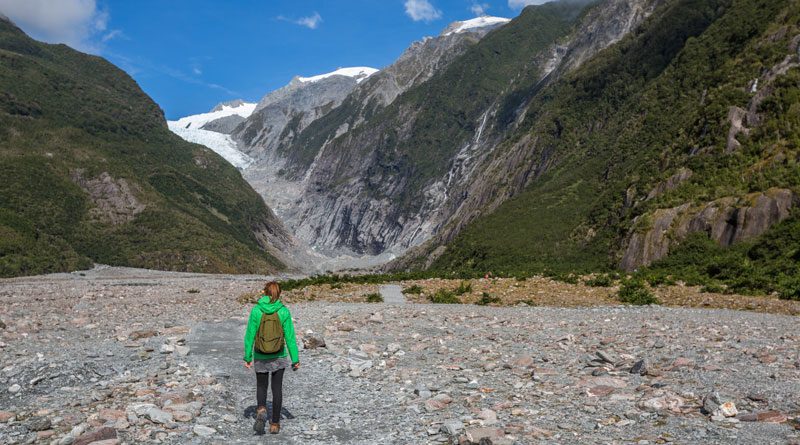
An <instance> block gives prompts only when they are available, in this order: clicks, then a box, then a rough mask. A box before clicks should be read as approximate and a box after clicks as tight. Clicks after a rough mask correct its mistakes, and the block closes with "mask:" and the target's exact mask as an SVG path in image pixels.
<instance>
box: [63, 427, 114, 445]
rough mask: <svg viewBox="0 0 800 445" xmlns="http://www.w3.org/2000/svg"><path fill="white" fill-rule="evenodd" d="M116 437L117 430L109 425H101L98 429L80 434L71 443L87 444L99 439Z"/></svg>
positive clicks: (73, 444) (76, 444)
mask: <svg viewBox="0 0 800 445" xmlns="http://www.w3.org/2000/svg"><path fill="white" fill-rule="evenodd" d="M116 438H117V430H115V429H114V428H111V427H107V426H106V427H103V428H100V429H98V430H95V431H92V432H90V433H86V434H82V435H80V436H79V437H78V438H77V439H75V441H74V442H73V443H72V445H89V444H90V443H93V442H99V441H101V440H108V439H116Z"/></svg>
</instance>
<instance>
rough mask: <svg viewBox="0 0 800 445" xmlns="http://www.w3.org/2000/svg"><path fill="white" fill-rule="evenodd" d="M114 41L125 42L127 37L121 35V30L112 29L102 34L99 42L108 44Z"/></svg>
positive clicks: (123, 34)
mask: <svg viewBox="0 0 800 445" xmlns="http://www.w3.org/2000/svg"><path fill="white" fill-rule="evenodd" d="M114 39H125V40H127V39H128V36H126V35H125V33H123V32H122V30H121V29H113V30H111V31H109V32H107V33H105V34H103V37H102V38H101V39H100V40H102V41H103V43H105V42H108V41H109V40H114Z"/></svg>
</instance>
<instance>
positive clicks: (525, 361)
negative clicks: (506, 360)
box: [511, 355, 533, 368]
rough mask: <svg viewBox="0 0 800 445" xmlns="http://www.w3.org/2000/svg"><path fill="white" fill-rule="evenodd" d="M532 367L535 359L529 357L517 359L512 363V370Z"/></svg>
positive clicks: (524, 356)
mask: <svg viewBox="0 0 800 445" xmlns="http://www.w3.org/2000/svg"><path fill="white" fill-rule="evenodd" d="M531 366H533V357H531V356H529V355H523V356H520V357H517V358H515V359H514V360H513V361H512V362H511V367H512V368H530V367H531Z"/></svg>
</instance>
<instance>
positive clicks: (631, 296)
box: [617, 278, 659, 306]
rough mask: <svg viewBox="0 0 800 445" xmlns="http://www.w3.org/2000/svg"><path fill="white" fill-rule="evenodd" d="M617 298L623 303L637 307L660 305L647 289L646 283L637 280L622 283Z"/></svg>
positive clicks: (632, 279)
mask: <svg viewBox="0 0 800 445" xmlns="http://www.w3.org/2000/svg"><path fill="white" fill-rule="evenodd" d="M617 298H618V299H619V301H621V302H623V303H627V304H633V305H637V306H642V305H647V304H659V301H658V298H656V296H655V295H654V294H653V292H651V291H650V289H648V288H647V285H646V284H645V282H644V281H643V280H641V279H636V278H631V279H627V280H623V281H622V286H621V287H620V289H619V292H617Z"/></svg>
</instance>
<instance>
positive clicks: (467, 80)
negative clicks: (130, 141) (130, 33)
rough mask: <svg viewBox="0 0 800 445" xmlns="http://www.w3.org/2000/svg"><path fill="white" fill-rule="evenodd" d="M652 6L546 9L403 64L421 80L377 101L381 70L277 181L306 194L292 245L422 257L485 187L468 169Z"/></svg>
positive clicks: (306, 136) (315, 126) (298, 150)
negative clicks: (448, 55)
mask: <svg viewBox="0 0 800 445" xmlns="http://www.w3.org/2000/svg"><path fill="white" fill-rule="evenodd" d="M659 3H660V2H659V1H644V0H641V1H638V0H630V1H621V0H620V1H607V2H602V3H599V4H597V5H588V6H587V4H586V3H578V2H557V3H548V4H546V5H542V6H536V7H529V8H525V9H524V10H523V11H522V13H521V14H520V16H519V17H517V18H515V19H514V20H512V21H511V22H509V23H507V24H504V25H503V26H500V27H497V28H495V29H493V30H492V31H490V32H488V33H486V34H485V35H478V36H476V37H474V38H473V39H472V40H471V41H470V42H469V43H467V42H466V41H464V40H459V42H460V43H458V45H463V51H461V52H460V53H459V54H458V55H456V56H455V57H453V58H452V59H448V60H447V63H446V64H445V65H443V66H442V65H440V64H429V65H422V66H421V65H420V64H419V63H414V62H411V61H410V60H413V58H405V57H401V59H400V60H398V63H397V64H400V62H401V61H402V62H404V63H403V65H402V66H404V67H406V69H404V70H402V71H401V73H402V74H405V75H406V76H405V77H406V78H412V79H418V80H415V81H412V82H410V85H409V86H408V87H407V88H404V89H403V90H402V91H400V92H398V93H397V94H396V95H395V94H391V95H384V96H381V95H380V94H376V92H383V91H392V90H391V89H389V88H377V89H375V90H370V89H368V88H369V87H370V86H372V85H376V84H377V83H378V82H380V81H382V79H383V78H382V77H381V73H388V72H389V71H390V69H389V68H387V69H385V70H382V71H381V73H378V74H376V75H375V76H373V77H372V78H370V79H369V80H368V81H366V82H364V84H363V85H361V86H360V87H359V88H358V89H356V90H354V91H353V93H351V94H350V96H348V98H347V99H345V101H344V102H343V103H342V105H341V106H339V107H338V108H336V109H334V110H332V111H331V112H330V113H328V114H327V115H325V116H324V117H322V118H320V119H318V120H316V121H314V122H313V123H312V124H311V125H309V126H308V127H307V128H306V130H304V131H303V132H302V133H301V134H300V135H299V136H298V137H296V138H295V140H296V141H297V143H296V144H295V146H294V147H293V148H292V149H290V150H289V151H290V153H291V154H290V157H289V159H288V161H287V164H286V165H285V166H283V167H282V169H283V172H284V177H286V178H294V179H296V180H300V181H302V182H301V184H302V189H301V190H300V191H298V192H296V194H295V196H296V197H297V199H295V200H294V201H292V202H291V204H290V205H287V206H286V208H287V210H285V211H281V210H277V211H278V213H279V215H280V216H281V217H282V218H283V219H284V221H285V222H286V224H287V226H288V227H289V228H290V230H291V231H293V233H295V234H296V236H298V237H299V238H301V239H304V240H307V241H308V242H309V243H311V244H313V245H315V246H318V247H319V248H320V249H325V250H328V251H340V250H350V251H353V252H358V253H361V254H372V255H374V254H379V253H382V252H387V251H389V252H395V253H401V252H403V251H405V250H406V249H408V248H409V247H413V246H416V245H419V244H420V243H422V242H424V241H426V240H427V239H429V238H430V237H431V236H434V235H435V234H437V233H439V231H441V230H442V229H443V227H445V226H446V225H447V224H449V223H450V222H451V221H453V220H454V218H456V217H457V216H456V213H457V212H458V210H459V207H460V206H461V204H462V203H463V202H464V200H466V199H468V198H469V199H472V198H473V196H470V195H466V194H465V193H464V191H465V190H466V188H467V187H469V185H470V184H472V183H474V182H476V180H478V177H479V176H481V175H482V173H481V172H480V170H478V169H476V167H477V166H478V165H479V164H480V162H482V160H483V159H485V158H488V157H491V156H492V153H493V150H495V149H496V148H497V147H498V144H499V143H500V142H501V141H502V139H503V138H504V137H505V135H506V134H508V133H509V132H511V131H513V128H514V127H515V126H516V125H517V120H518V119H520V117H521V114H520V113H521V112H522V111H523V110H524V109H525V105H526V104H527V102H528V101H529V100H530V99H531V97H532V95H533V94H534V92H535V91H537V90H538V89H541V88H542V87H543V86H544V85H547V84H548V83H550V82H552V81H554V80H555V79H557V78H558V77H559V76H561V75H562V73H565V72H569V71H570V70H572V69H575V67H578V66H580V65H581V63H583V62H584V61H585V60H586V59H587V58H589V57H590V56H591V55H592V54H594V53H596V52H597V51H599V50H600V49H602V48H604V47H607V46H609V45H611V44H613V43H615V42H616V41H618V40H619V39H621V38H622V37H623V36H624V35H626V34H627V33H628V32H630V31H631V30H632V29H633V28H634V27H635V26H636V24H637V23H640V22H641V21H642V20H644V19H645V18H646V17H647V15H648V14H649V13H650V12H652V10H653V9H654V8H655V7H656V6H657V5H658V4H659ZM458 26H459V25H455V26H452V27H449V28H448V30H446V31H445V32H444V33H443V34H442V35H441V36H439V37H438V39H439V40H438V41H437V42H439V43H437V44H436V46H434V45H433V44H432V43H433V42H431V43H428V41H424V42H422V43H421V44H419V45H418V46H419V47H420V48H422V47H425V48H429V49H432V50H434V51H435V48H438V45H441V44H442V42H445V41H447V40H446V39H450V38H458V37H459V36H463V35H469V34H470V33H468V32H465V33H453V32H452V31H451V30H453V29H458ZM587 35H589V36H591V37H587ZM418 53H419V51H418V50H417V51H413V53H411V54H418ZM409 59H410V60H409ZM423 60H428V59H423ZM398 66H401V65H398ZM429 66H430V67H432V66H435V68H432V69H430V70H428V69H426V67H429ZM420 73H422V74H423V75H421V76H420ZM398 77H400V76H395V78H398ZM398 83H400V82H398ZM382 97H387V98H388V99H389V100H387V101H385V102H382V101H381V98H382ZM247 177H248V178H250V175H247ZM496 179H497V180H498V181H502V180H503V178H502V177H498V178H496ZM251 182H252V181H251ZM255 187H256V189H257V190H258V189H259V186H258V185H256V186H255ZM276 208H278V206H276ZM465 221H466V220H465ZM456 224H457V223H456Z"/></svg>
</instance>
